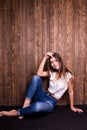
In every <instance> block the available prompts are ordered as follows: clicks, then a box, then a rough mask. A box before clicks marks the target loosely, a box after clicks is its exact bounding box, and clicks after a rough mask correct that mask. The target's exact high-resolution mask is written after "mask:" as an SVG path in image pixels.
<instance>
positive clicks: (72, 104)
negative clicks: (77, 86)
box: [68, 78, 83, 113]
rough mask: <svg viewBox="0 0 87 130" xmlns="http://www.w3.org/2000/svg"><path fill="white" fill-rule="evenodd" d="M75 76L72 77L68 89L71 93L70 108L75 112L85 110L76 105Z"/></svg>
mask: <svg viewBox="0 0 87 130" xmlns="http://www.w3.org/2000/svg"><path fill="white" fill-rule="evenodd" d="M73 87H74V78H70V79H69V90H68V93H69V99H70V108H71V110H72V111H74V112H79V113H81V112H83V110H82V109H79V108H76V107H74V89H73Z"/></svg>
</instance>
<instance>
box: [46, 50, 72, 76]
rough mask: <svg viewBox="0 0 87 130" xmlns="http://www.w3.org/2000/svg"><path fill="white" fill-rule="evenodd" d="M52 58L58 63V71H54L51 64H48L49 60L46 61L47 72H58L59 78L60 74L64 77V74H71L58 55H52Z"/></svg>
mask: <svg viewBox="0 0 87 130" xmlns="http://www.w3.org/2000/svg"><path fill="white" fill-rule="evenodd" d="M53 57H54V58H55V59H56V61H58V63H59V69H58V70H56V69H54V68H53V67H52V66H51V64H50V58H51V57H50V58H49V59H48V71H51V72H58V73H59V76H61V75H62V74H63V75H64V76H65V74H66V72H70V73H72V72H71V71H70V70H69V69H68V68H66V67H65V65H64V63H63V60H62V58H61V56H60V55H59V54H58V53H55V52H54V53H53Z"/></svg>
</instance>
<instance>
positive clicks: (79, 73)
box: [0, 0, 87, 105]
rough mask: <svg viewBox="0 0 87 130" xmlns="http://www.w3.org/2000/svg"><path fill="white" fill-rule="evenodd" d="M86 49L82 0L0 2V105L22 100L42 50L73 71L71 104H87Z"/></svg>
mask: <svg viewBox="0 0 87 130" xmlns="http://www.w3.org/2000/svg"><path fill="white" fill-rule="evenodd" d="M86 48H87V0H3V1H2V0H0V105H22V104H23V101H24V98H25V95H26V91H27V87H28V85H29V82H30V80H31V78H32V76H33V75H34V74H36V72H37V69H38V66H39V64H40V62H41V60H42V57H43V56H44V55H45V53H46V52H47V51H54V52H58V53H59V54H60V55H61V56H62V58H63V60H64V64H65V65H66V66H67V67H68V68H69V69H70V70H71V71H72V72H73V74H74V75H75V87H74V90H75V104H87V49H86ZM43 81H44V83H43V85H44V88H45V89H46V88H47V86H48V83H47V80H46V79H43ZM59 103H60V104H68V103H69V100H68V96H67V93H66V94H65V95H64V97H63V99H62V100H60V101H59Z"/></svg>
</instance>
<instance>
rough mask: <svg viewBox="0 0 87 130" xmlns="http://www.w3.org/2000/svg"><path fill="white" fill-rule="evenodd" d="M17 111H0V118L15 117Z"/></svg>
mask: <svg viewBox="0 0 87 130" xmlns="http://www.w3.org/2000/svg"><path fill="white" fill-rule="evenodd" d="M17 115H18V114H17V111H16V110H10V111H1V112H0V117H2V116H17Z"/></svg>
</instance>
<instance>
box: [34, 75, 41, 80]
mask: <svg viewBox="0 0 87 130" xmlns="http://www.w3.org/2000/svg"><path fill="white" fill-rule="evenodd" d="M32 80H33V81H41V77H40V76H38V75H34V76H33V77H32Z"/></svg>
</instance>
